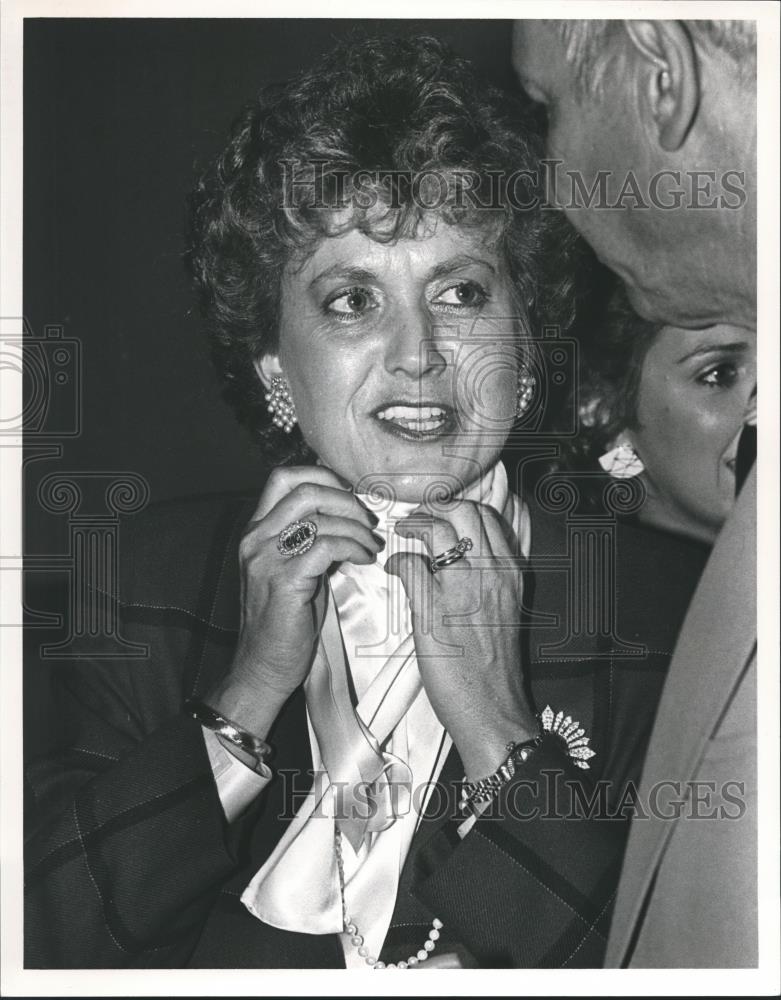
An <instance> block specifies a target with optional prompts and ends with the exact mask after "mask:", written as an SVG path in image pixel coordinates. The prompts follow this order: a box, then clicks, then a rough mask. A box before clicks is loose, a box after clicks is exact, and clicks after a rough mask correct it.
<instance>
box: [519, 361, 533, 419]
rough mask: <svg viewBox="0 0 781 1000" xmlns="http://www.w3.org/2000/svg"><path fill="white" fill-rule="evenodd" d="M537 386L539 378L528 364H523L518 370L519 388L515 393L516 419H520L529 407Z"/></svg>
mask: <svg viewBox="0 0 781 1000" xmlns="http://www.w3.org/2000/svg"><path fill="white" fill-rule="evenodd" d="M536 388H537V380H536V379H535V377H534V375H533V374H532V373H531V372H530V371H529V369H528V368H527V367H526V365H521V368H520V371H519V372H518V390H517V392H516V395H515V419H516V420H520V418H521V417H522V416H523V415H524V413H525V412H526V411H527V410H528V409H529V406H530V405H531V401H532V399H533V397H534V390H535V389H536Z"/></svg>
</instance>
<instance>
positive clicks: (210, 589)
mask: <svg viewBox="0 0 781 1000" xmlns="http://www.w3.org/2000/svg"><path fill="white" fill-rule="evenodd" d="M256 504H257V497H256V496H248V495H246V494H238V493H236V494H217V495H210V496H201V497H192V498H186V499H181V500H167V501H163V502H161V503H156V504H152V505H151V506H150V507H148V508H147V509H146V510H144V511H142V512H141V513H139V514H136V515H134V516H132V517H128V518H125V519H124V520H123V521H122V522H121V524H120V530H119V541H118V555H117V561H118V575H117V588H116V593H115V594H112V595H111V596H113V597H116V598H117V600H118V603H119V606H120V609H121V610H124V611H126V612H127V613H130V611H131V609H133V608H150V609H159V610H170V611H172V612H179V613H181V614H183V615H189V616H191V617H193V618H194V619H198V620H200V621H201V622H203V623H204V624H207V625H211V626H214V627H215V628H218V629H219V628H221V629H225V630H235V629H236V627H237V624H238V599H239V590H238V587H239V580H238V548H239V542H240V541H241V537H242V535H243V533H244V529H245V527H246V525H247V522H248V521H249V520H250V518H251V517H252V512H253V510H254V508H255V506H256Z"/></svg>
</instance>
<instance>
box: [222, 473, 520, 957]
mask: <svg viewBox="0 0 781 1000" xmlns="http://www.w3.org/2000/svg"><path fill="white" fill-rule="evenodd" d="M464 497H465V498H466V499H469V500H475V501H478V502H480V503H485V504H487V505H490V506H491V507H493V508H494V510H496V511H497V512H499V513H500V514H501V515H502V516H503V517H504V519H505V520H506V522H507V524H508V525H509V526H510V527H511V528H512V530H513V532H514V534H515V537H516V538H517V539H518V542H519V544H520V551H521V552H522V553H523V554H524V555H528V553H529V549H530V544H529V542H530V523H529V516H528V511H527V510H526V508H525V506H524V505H523V504H522V503H521V502H520V501H519V500H518V498H517V497H516V496H515V495H514V494H512V493H510V492H509V490H508V486H507V473H506V471H505V469H504V466H503V465H502V464H501V463H500V464H498V465H496V466H494V467H493V468H492V469H491V470H489V472H488V473H486V475H485V476H484V477H483V478H482V479H481V480H479V481H478V482H477V483H475V484H473V485H472V486H471V487H470V488H469V489H468V490H467V491H465V493H464ZM361 500H362V502H363V503H365V505H366V506H367V507H369V508H370V509H371V510H373V511H374V513H375V514H376V515H377V517H378V518H379V519H380V520H379V524H378V525H377V527H376V528H375V531H376V532H377V533H379V534H381V535H382V537H383V538H384V539H385V543H386V545H385V549H384V550H383V551H382V552H381V553H380V554H379V556H378V557H377V561H376V563H373V564H372V565H369V566H354V565H352V564H350V563H343V564H342V565H340V566H339V567H338V569H337V570H336V571H335V572H333V573H332V574H331V576H330V594H329V595H328V605H327V609H326V614H325V619H324V623H323V629H322V632H321V637H320V643H319V646H318V652H317V655H316V657H315V662H314V664H313V666H312V670H311V672H310V675H309V678H308V679H307V681H306V684H305V691H306V702H307V717H308V723H309V739H310V743H311V748H312V761H313V769H314V773H315V777H314V782H313V786H312V789H311V790H310V792H309V794H308V795H307V797H306V798H305V800H304V801H303V803H302V804H301V806H300V807H299V809H298V812H297V813H296V816H295V817H294V818H293V820H292V821H291V822H290V824H289V825H288V827H287V829H286V831H285V833H284V835H283V837H282V838H281V839H280V841H279V843H278V844H277V846H276V848H275V849H274V851H273V853H272V854H271V856H270V857H269V858H268V860H267V861H266V863H265V864H264V865H263V866H262V867H261V868H260V870H259V871H258V872H257V874H256V875H255V876H254V878H253V879H252V881H251V882H250V883H249V885H248V886H247V888H246V889H245V890H244V893H243V894H242V897H241V899H242V902H243V903H244V905H245V906H246V907H247V909H248V910H249V911H250V913H252V914H253V915H254V916H256V917H257V918H258V919H259V920H262V921H264V922H265V923H267V924H271V925H272V926H273V927H279V928H282V929H285V930H291V931H298V932H301V933H306V934H333V933H340V932H341V931H342V928H343V913H342V899H341V890H340V884H339V871H338V868H337V862H336V855H335V851H334V835H335V820H337V819H338V822H339V828H340V830H341V832H342V855H343V864H344V877H345V889H344V896H345V904H346V910H347V913H348V914H349V915H350V917H351V918H352V919H353V920H354V921H355V922H356V923H357V925H358V927H359V928H360V933H361V934H362V935H363V937H364V941H365V944H366V946H367V947H368V949H369V953H370V954H372V955H375V956H376V955H379V953H380V950H381V948H382V944H383V941H384V940H385V935H386V934H387V931H388V927H389V925H390V920H391V916H392V914H393V908H394V905H395V902H396V894H397V890H398V884H399V878H400V875H401V870H402V867H403V865H404V861H405V859H406V857H407V853H408V851H409V847H410V843H411V841H412V837H413V835H414V833H415V830H416V828H417V825H418V822H419V818H420V815H421V814H422V812H423V811H424V810H425V807H426V802H427V800H428V796H429V792H430V788H431V785H433V783H434V782H436V780H437V778H438V777H439V774H440V771H441V769H442V765H443V764H444V761H445V758H446V757H447V754H448V753H449V751H450V747H451V745H452V741H451V739H450V737H449V736H448V734H447V733H446V732H445V730H444V727H443V726H442V725H441V724H440V722H439V720H438V719H437V717H436V715H435V714H434V710H433V709H432V707H431V705H430V703H429V700H428V697H427V696H426V692H425V690H424V689H423V687H422V683H421V680H420V674H419V672H418V666H417V660H416V658H415V646H414V642H413V638H412V626H411V621H410V611H409V602H408V600H407V596H406V593H405V591H404V588H403V586H402V583H401V580H400V579H399V578H398V577H396V576H391V575H389V574H388V573H386V572H385V568H384V567H385V563H386V561H387V559H388V558H389V557H390V556H391V555H392V554H393V553H395V552H413V553H425V551H426V550H425V548H424V546H423V545H422V543H421V542H419V541H418V540H417V539H406V538H402V537H401V536H400V535H397V534H396V532H395V531H394V528H395V525H396V522H397V521H399V520H400V519H401V518H404V517H406V516H407V515H408V514H409V513H410V512H411V511H412V510H413V509H414V508H415V507H416V506H418V505H417V504H413V503H400V502H389V501H381V500H377V499H375V498H374V497H372V496H369V495H362V496H361ZM473 541H474V542H475V546H476V547H477V545H478V544H479V543H478V541H477V539H474V540H473ZM474 555H479V551H476V550H473V551H472V552H471V553H470V556H474ZM356 701H357V704H356V703H355V702H356ZM343 940H344V943H345V945H346V943H347V942H346V938H345V939H343ZM345 959H346V961H347V964H348V967H349V966H351V965H355V966H363V959H362V958H360V956H358V955H357V951H356V949H354V948H351V947H349V946H346V947H345Z"/></svg>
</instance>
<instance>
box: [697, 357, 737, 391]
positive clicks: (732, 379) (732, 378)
mask: <svg viewBox="0 0 781 1000" xmlns="http://www.w3.org/2000/svg"><path fill="white" fill-rule="evenodd" d="M737 380H738V367H737V365H735V364H733V363H732V362H731V361H724V362H722V363H721V364H718V365H713V366H712V367H711V368H709V369H708V370H707V371H705V372H703V373H702V375H700V376H699V378H698V381H699V382H701V383H702V384H703V385H707V386H711V387H712V388H714V389H725V388H729V387H730V386H733V385H734V384H735V383H736V382H737Z"/></svg>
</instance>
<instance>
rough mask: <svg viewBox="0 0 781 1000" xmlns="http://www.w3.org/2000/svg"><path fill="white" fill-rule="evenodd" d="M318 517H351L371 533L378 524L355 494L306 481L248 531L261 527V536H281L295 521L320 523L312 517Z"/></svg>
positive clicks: (256, 521) (279, 501) (255, 520)
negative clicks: (322, 515)
mask: <svg viewBox="0 0 781 1000" xmlns="http://www.w3.org/2000/svg"><path fill="white" fill-rule="evenodd" d="M315 514H328V515H332V516H334V517H341V518H348V519H351V520H353V521H354V522H355V523H356V524H360V525H363V526H364V527H365V528H367V529H369V530H371V529H372V528H373V527H374V526H375V525H376V523H377V518H376V517H375V516H374V514H372V513H371V512H370V511H368V510H367V509H366V508H365V507H364V506H363V504H362V503H361V502H360V501H359V500H357V499H356V497H355V496H354V495H353V494H352V493H350V492H348V491H346V490H342V489H337V488H334V487H332V486H324V485H322V484H317V483H312V482H309V481H306V482H301V483H298V484H296V485H295V486H294V487H293V488H292V490H291V491H290V492H288V493H286V494H285V495H284V496H282V497H280V499H279V500H278V501H277V503H276V504H275V505H274V506H273V507H272V508H270V509H269V510H268V511H267V513H266V514H265V516H264V517H262V518H255V519H253V520H252V521H250V523H249V525H248V529H249V530H254V529H255V528H258V527H260V528H261V535H262V536H263V537H266V538H268V537H270V536H271V535H278V534H279V532H280V531H282V529H283V528H286V527H287V526H288V525H289V524H290V523H291V522H292V521H299V520H302V519H311V520H317V519H316V518H315V517H313V516H312V515H315Z"/></svg>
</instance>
